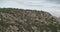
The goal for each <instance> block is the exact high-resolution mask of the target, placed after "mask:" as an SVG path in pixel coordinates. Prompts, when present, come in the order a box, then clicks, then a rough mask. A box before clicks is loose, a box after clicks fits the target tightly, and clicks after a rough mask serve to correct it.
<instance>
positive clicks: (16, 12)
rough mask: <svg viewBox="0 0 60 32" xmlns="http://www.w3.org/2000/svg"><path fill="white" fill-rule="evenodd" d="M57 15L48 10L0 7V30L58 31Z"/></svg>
mask: <svg viewBox="0 0 60 32" xmlns="http://www.w3.org/2000/svg"><path fill="white" fill-rule="evenodd" d="M59 27H60V26H59V21H58V20H57V17H54V16H52V15H51V14H50V13H48V12H44V11H37V10H24V9H14V8H0V32H58V31H57V30H59V29H58V28H59Z"/></svg>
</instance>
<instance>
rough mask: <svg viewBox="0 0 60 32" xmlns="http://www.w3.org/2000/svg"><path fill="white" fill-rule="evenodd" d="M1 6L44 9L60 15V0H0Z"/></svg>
mask: <svg viewBox="0 0 60 32" xmlns="http://www.w3.org/2000/svg"><path fill="white" fill-rule="evenodd" d="M0 7H1V8H22V9H32V10H43V11H47V12H49V13H51V14H52V15H54V16H57V17H60V0H0Z"/></svg>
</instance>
